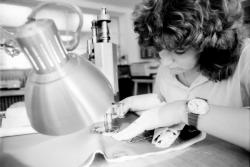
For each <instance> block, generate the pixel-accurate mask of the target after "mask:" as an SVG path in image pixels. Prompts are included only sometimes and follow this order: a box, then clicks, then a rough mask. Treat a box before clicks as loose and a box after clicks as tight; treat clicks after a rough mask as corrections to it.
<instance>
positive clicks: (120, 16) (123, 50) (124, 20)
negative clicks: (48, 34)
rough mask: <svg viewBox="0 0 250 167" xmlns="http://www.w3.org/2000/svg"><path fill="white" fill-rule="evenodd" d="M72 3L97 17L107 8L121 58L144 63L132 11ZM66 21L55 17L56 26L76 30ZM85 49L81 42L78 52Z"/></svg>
mask: <svg viewBox="0 0 250 167" xmlns="http://www.w3.org/2000/svg"><path fill="white" fill-rule="evenodd" d="M53 1H54V0H52V1H51V0H42V2H53ZM27 2H28V0H27V1H24V0H22V1H20V3H19V1H14V0H10V1H7V2H5V3H12V4H13V3H14V4H19V5H20V4H21V5H26V6H29V3H27ZM40 2H41V1H35V0H33V1H32V3H31V6H30V7H34V6H36V5H37V4H38V3H40ZM56 2H65V1H64V0H59V1H58V0H56ZM67 3H69V2H67ZM70 3H72V4H76V5H78V6H79V7H81V9H82V11H83V12H87V13H92V14H96V15H97V14H99V12H100V9H101V8H102V7H106V8H107V10H108V12H109V13H110V15H111V17H112V19H113V21H112V23H111V24H110V31H111V39H112V42H113V43H116V44H119V48H118V51H119V53H118V54H119V56H126V57H127V59H128V62H129V63H133V62H138V61H142V60H141V59H140V53H139V46H138V44H137V39H136V34H135V33H134V32H133V26H132V20H131V13H132V9H129V8H125V7H118V6H113V5H107V4H102V3H94V2H90V1H87V0H81V1H79V0H71V1H70ZM47 11H48V10H47ZM47 11H44V12H43V13H42V14H41V15H43V16H46V15H47V16H49V14H48V13H50V14H51V13H54V11H50V12H47ZM29 12H30V11H27V10H26V11H25V13H24V14H23V17H21V18H20V19H19V21H18V24H19V25H21V24H23V23H24V22H25V21H26V18H27V15H28V14H29ZM0 13H2V12H0ZM57 15H58V16H59V15H60V17H62V18H64V19H65V18H66V17H68V14H67V12H66V13H59V14H58V13H57ZM1 18H4V17H0V19H1ZM5 19H6V18H5ZM64 19H59V18H55V17H54V20H55V22H56V25H58V27H59V29H65V27H66V28H69V26H70V28H72V27H73V28H74V25H72V24H65V20H64ZM12 20H13V19H12ZM14 20H15V19H14ZM68 21H72V19H68ZM114 22H115V23H114ZM115 24H116V25H119V29H117V28H115V27H114V25H115ZM19 25H18V26H19ZM89 36H90V34H89V33H86V34H84V36H83V37H82V40H86V39H87V38H88V37H89ZM85 48H86V42H85V41H81V48H80V49H78V52H82V51H83V50H84V49H85Z"/></svg>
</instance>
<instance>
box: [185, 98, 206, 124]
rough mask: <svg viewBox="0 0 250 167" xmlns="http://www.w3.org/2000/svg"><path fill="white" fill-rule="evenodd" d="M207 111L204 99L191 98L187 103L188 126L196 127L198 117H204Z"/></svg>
mask: <svg viewBox="0 0 250 167" xmlns="http://www.w3.org/2000/svg"><path fill="white" fill-rule="evenodd" d="M208 111H209V104H208V102H207V100H206V99H203V98H199V97H196V98H193V99H191V100H189V101H188V102H187V112H188V124H189V125H191V126H194V127H197V123H198V117H199V115H204V114H206V113H207V112H208Z"/></svg>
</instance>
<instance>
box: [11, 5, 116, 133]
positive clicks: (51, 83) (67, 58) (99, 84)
mask: <svg viewBox="0 0 250 167" xmlns="http://www.w3.org/2000/svg"><path fill="white" fill-rule="evenodd" d="M51 4H53V3H46V4H42V5H41V6H39V7H37V8H35V9H36V11H38V9H39V10H40V9H41V8H43V7H44V6H48V5H51ZM59 5H64V6H66V7H69V6H70V7H71V9H75V11H76V12H77V14H78V15H79V21H80V23H79V25H80V26H79V27H78V30H77V31H80V30H81V25H82V14H81V12H80V9H78V8H77V7H75V6H72V5H69V4H63V3H60V4H59ZM33 15H35V12H34V11H33V12H32V14H31V15H30V17H29V21H28V22H27V23H26V24H25V25H23V26H21V27H19V28H18V30H17V33H16V40H17V41H18V44H19V45H20V48H21V49H22V51H23V52H24V53H25V55H26V56H27V58H28V59H29V61H30V63H31V65H32V67H33V72H31V74H30V75H29V77H28V80H27V83H26V90H25V105H26V109H27V113H28V117H29V119H30V122H31V125H32V127H33V128H34V129H35V130H37V131H38V132H40V133H43V134H47V135H63V134H69V133H72V132H75V131H78V130H80V129H82V128H84V127H87V126H89V125H92V124H93V123H94V122H99V121H103V116H104V114H105V111H106V110H107V109H108V107H109V106H110V105H111V103H112V102H113V100H114V96H113V90H112V87H111V85H110V83H109V81H108V80H107V79H106V77H105V76H104V75H103V74H102V72H101V71H99V70H98V69H97V68H96V67H95V66H94V65H92V64H91V63H90V62H89V61H87V60H85V59H84V58H82V57H80V56H76V55H75V54H72V53H71V54H69V53H68V52H67V50H66V49H67V48H66V49H65V47H64V45H63V43H62V41H61V39H60V38H59V35H58V30H57V28H56V26H55V24H54V22H53V21H52V20H50V19H37V20H36V19H34V17H33ZM77 39H79V38H77ZM76 44H78V42H74V45H76ZM70 48H71V49H74V48H75V47H70Z"/></svg>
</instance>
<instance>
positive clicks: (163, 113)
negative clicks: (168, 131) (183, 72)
mask: <svg viewBox="0 0 250 167" xmlns="http://www.w3.org/2000/svg"><path fill="white" fill-rule="evenodd" d="M185 108H186V101H176V102H173V103H164V104H162V105H160V106H158V107H155V108H152V109H149V110H146V111H144V112H143V113H142V114H141V116H140V117H139V118H138V119H136V120H135V121H134V122H133V123H131V124H130V125H129V126H128V127H126V128H125V129H123V130H122V131H120V132H118V133H115V134H112V135H111V136H112V137H113V138H114V139H116V140H128V139H131V138H133V137H135V136H137V135H139V134H140V133H142V132H144V131H145V130H151V129H155V128H158V127H165V126H171V125H174V124H178V123H180V122H186V120H187V116H186V110H185Z"/></svg>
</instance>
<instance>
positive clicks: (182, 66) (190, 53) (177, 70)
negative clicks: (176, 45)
mask: <svg viewBox="0 0 250 167" xmlns="http://www.w3.org/2000/svg"><path fill="white" fill-rule="evenodd" d="M197 54H198V52H197V51H195V50H194V49H189V50H187V51H186V52H184V53H183V52H175V51H168V50H166V49H164V50H162V51H160V52H159V55H160V58H161V64H162V65H163V66H167V67H168V68H169V70H170V72H171V73H172V74H175V75H176V74H181V73H185V72H188V71H191V70H193V69H195V68H196V67H197V62H198V56H197Z"/></svg>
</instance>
